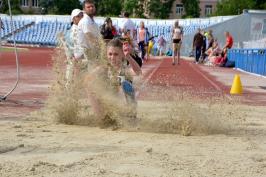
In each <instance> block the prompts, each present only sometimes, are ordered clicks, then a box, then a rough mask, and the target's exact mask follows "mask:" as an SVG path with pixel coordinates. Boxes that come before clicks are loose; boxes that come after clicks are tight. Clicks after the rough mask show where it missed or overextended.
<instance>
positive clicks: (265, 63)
mask: <svg viewBox="0 0 266 177" xmlns="http://www.w3.org/2000/svg"><path fill="white" fill-rule="evenodd" d="M228 60H230V61H235V67H236V68H239V69H242V70H244V71H247V72H251V73H256V74H259V75H263V76H266V49H230V50H229V51H228Z"/></svg>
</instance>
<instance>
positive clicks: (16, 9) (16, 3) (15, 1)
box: [0, 0, 22, 14]
mask: <svg viewBox="0 0 266 177" xmlns="http://www.w3.org/2000/svg"><path fill="white" fill-rule="evenodd" d="M10 5H11V11H12V14H21V13H22V10H21V9H20V0H12V1H10ZM0 10H1V12H3V13H6V14H9V9H8V0H2V7H1V8H0Z"/></svg>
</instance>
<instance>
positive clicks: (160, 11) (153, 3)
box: [148, 0, 174, 19]
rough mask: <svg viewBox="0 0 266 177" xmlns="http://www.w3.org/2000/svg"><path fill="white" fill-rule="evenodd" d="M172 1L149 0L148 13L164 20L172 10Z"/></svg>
mask: <svg viewBox="0 0 266 177" xmlns="http://www.w3.org/2000/svg"><path fill="white" fill-rule="evenodd" d="M173 2H174V0H164V1H162V0H150V1H149V4H148V9H149V12H150V14H151V15H152V16H154V17H155V18H161V19H166V18H168V17H169V14H170V12H171V9H172V5H173Z"/></svg>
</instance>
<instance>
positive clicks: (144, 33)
mask: <svg viewBox="0 0 266 177" xmlns="http://www.w3.org/2000/svg"><path fill="white" fill-rule="evenodd" d="M148 40H149V37H148V30H147V28H145V26H144V22H143V21H141V22H140V27H139V28H138V29H137V41H138V45H139V49H140V51H141V59H142V60H144V56H145V53H146V50H145V46H147V45H148Z"/></svg>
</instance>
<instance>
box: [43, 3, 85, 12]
mask: <svg viewBox="0 0 266 177" xmlns="http://www.w3.org/2000/svg"><path fill="white" fill-rule="evenodd" d="M40 6H41V7H43V8H44V9H45V13H48V14H58V15H65V14H70V13H71V11H72V10H73V9H75V8H81V4H80V1H79V0H67V1H66V0H40Z"/></svg>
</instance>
